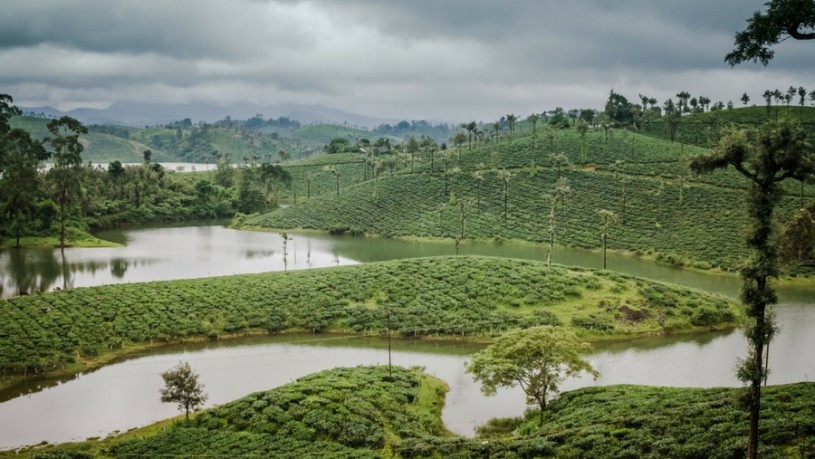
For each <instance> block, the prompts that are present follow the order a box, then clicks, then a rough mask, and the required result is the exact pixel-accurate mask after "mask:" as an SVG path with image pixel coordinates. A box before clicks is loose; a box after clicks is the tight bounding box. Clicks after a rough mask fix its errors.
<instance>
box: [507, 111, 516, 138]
mask: <svg viewBox="0 0 815 459" xmlns="http://www.w3.org/2000/svg"><path fill="white" fill-rule="evenodd" d="M517 120H518V117H517V116H515V115H513V114H512V113H510V114H508V115H507V126H508V127H509V138H510V139H511V138H512V134H513V133H514V132H515V121H517Z"/></svg>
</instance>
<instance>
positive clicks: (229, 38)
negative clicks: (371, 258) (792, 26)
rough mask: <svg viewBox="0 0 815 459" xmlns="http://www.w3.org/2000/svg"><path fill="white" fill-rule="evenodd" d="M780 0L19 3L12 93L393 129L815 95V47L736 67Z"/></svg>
mask: <svg viewBox="0 0 815 459" xmlns="http://www.w3.org/2000/svg"><path fill="white" fill-rule="evenodd" d="M763 3H764V0H621V1H611V0H514V1H511V2H502V1H497V0H489V1H487V0H313V1H307V0H230V1H226V0H155V1H154V0H132V1H131V0H35V1H32V0H3V5H2V11H3V13H2V15H0V93H8V94H10V95H12V97H14V99H15V103H17V104H18V105H22V106H40V105H50V106H53V107H56V108H60V109H63V110H67V109H72V108H76V107H94V108H104V107H106V106H107V105H109V104H111V103H112V102H114V101H118V100H121V101H141V102H153V103H154V102H159V103H187V102H205V103H214V104H219V105H220V104H223V105H227V104H231V103H233V102H254V103H260V104H288V103H293V104H320V105H325V106H328V107H336V108H340V109H343V110H346V111H349V112H353V113H359V114H364V115H371V116H378V117H383V118H399V119H402V118H404V119H432V120H451V121H465V120H471V119H475V120H483V121H490V120H494V119H497V118H498V117H500V116H501V115H503V114H507V113H515V114H518V115H522V116H524V115H526V114H529V113H532V112H541V111H543V110H548V109H553V108H554V107H556V106H562V107H564V108H567V109H569V108H578V107H591V108H601V107H602V106H603V105H604V103H605V100H606V98H607V97H608V93H609V90H610V89H611V88H614V89H615V91H617V92H620V93H622V94H623V95H625V96H627V97H628V98H629V99H633V100H638V97H637V95H638V94H640V93H642V94H644V95H647V96H650V97H655V98H657V99H658V100H659V102H660V103H662V102H663V101H664V100H665V99H666V98H667V97H672V96H674V95H675V94H676V93H677V92H679V91H681V90H686V91H688V92H690V93H691V94H692V95H694V96H697V95H705V96H707V97H710V98H711V99H713V100H714V101H717V100H722V101H724V102H727V101H728V100H732V101H733V102H734V103H739V102H738V99H739V97H740V96H741V94H742V93H743V92H747V93H748V94H749V95H750V96H751V98H752V99H753V101H754V102H755V103H757V104H761V103H762V101H761V93H762V92H764V90H765V89H775V88H780V89H786V88H788V87H789V86H790V85H795V86H796V87H797V86H804V87H806V88H807V89H810V90H811V89H815V77H813V76H814V75H815V59H813V56H815V44H813V43H812V42H796V41H794V40H788V41H787V42H785V43H783V44H781V45H779V46H777V47H776V48H775V49H776V59H775V60H773V61H772V62H771V63H770V65H769V66H768V67H763V66H761V65H760V64H753V63H748V64H742V65H740V66H737V67H735V68H730V67H729V66H728V65H727V64H725V63H724V61H723V58H724V55H725V54H727V53H728V52H729V51H730V50H731V48H732V45H733V36H734V33H735V32H736V31H737V30H741V29H743V28H744V25H745V21H746V19H747V18H748V17H749V16H750V15H751V13H752V12H753V11H755V10H759V9H761V8H762V7H763Z"/></svg>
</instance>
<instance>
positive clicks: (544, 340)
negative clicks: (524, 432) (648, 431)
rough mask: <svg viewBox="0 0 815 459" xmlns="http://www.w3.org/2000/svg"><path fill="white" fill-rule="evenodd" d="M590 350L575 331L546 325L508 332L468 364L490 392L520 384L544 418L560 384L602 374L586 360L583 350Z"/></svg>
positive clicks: (476, 354) (528, 400)
mask: <svg viewBox="0 0 815 459" xmlns="http://www.w3.org/2000/svg"><path fill="white" fill-rule="evenodd" d="M589 349H590V346H589V345H588V344H587V343H583V342H581V341H580V340H579V338H578V337H577V335H575V334H574V332H572V331H569V330H567V329H564V328H562V327H554V326H551V325H543V326H538V327H532V328H527V329H524V330H516V331H512V332H509V333H505V334H504V335H502V336H501V337H499V338H498V339H497V340H496V341H495V343H493V344H491V345H490V346H488V347H486V348H484V349H483V350H481V351H479V352H476V353H475V354H473V356H472V360H471V361H470V362H468V363H467V372H468V373H470V374H472V375H473V376H474V377H475V380H476V381H479V382H480V383H481V391H482V392H483V393H484V394H486V395H493V394H495V392H496V390H497V389H498V388H499V387H514V386H520V387H521V389H522V390H523V391H524V393H525V394H526V399H527V403H530V404H532V403H536V404H537V405H538V408H539V409H540V410H541V413H540V415H541V417H542V416H543V411H544V410H545V409H546V405H547V403H548V401H549V399H550V398H551V396H552V395H554V394H557V392H558V390H559V388H560V384H561V383H562V382H563V381H564V380H565V379H566V378H570V377H574V376H577V375H579V374H581V373H583V372H586V373H589V374H591V375H593V376H594V377H597V376H598V375H599V374H598V373H597V371H596V370H595V369H594V368H592V366H591V364H590V363H589V362H587V361H586V360H584V359H583V358H582V357H581V356H580V353H581V352H585V351H587V350H589Z"/></svg>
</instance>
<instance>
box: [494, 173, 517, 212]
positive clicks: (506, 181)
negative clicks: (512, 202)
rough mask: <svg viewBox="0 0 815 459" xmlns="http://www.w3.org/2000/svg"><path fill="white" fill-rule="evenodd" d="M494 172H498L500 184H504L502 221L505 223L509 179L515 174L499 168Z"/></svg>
mask: <svg viewBox="0 0 815 459" xmlns="http://www.w3.org/2000/svg"><path fill="white" fill-rule="evenodd" d="M496 174H498V179H500V180H501V182H502V184H503V185H504V223H506V221H507V206H508V202H509V181H510V180H512V176H513V175H515V174H513V173H512V172H511V171H508V170H506V169H500V170H498V171H496Z"/></svg>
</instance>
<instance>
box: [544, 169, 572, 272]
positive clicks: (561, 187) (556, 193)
mask: <svg viewBox="0 0 815 459" xmlns="http://www.w3.org/2000/svg"><path fill="white" fill-rule="evenodd" d="M571 192H572V188H571V187H570V186H569V181H568V180H566V179H565V178H559V179H557V181H556V182H555V187H554V188H552V191H550V192H549V193H546V195H545V196H544V198H545V199H546V200H547V201H548V202H549V253H548V254H547V255H546V266H552V251H553V250H554V248H555V226H556V224H557V220H556V218H555V215H556V214H555V210H556V209H557V208H558V207H559V206H565V205H566V200H567V199H568V197H569V194H571Z"/></svg>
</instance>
